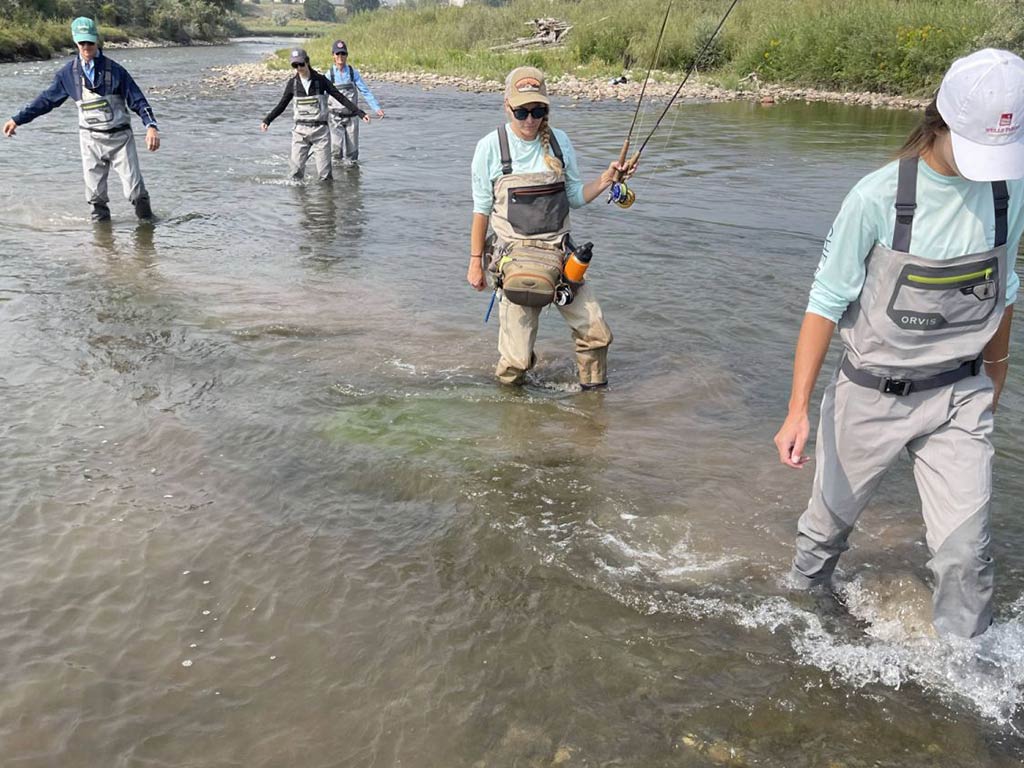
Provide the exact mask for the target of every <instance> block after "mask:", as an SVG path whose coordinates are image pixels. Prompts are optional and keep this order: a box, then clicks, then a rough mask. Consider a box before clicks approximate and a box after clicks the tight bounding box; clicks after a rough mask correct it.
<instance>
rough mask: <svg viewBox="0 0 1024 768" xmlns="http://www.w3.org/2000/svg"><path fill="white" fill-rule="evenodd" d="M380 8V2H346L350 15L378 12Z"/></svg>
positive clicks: (359, 0)
mask: <svg viewBox="0 0 1024 768" xmlns="http://www.w3.org/2000/svg"><path fill="white" fill-rule="evenodd" d="M378 8H380V0H345V9H346V10H347V11H348V12H349V13H362V12H363V11H376V10H377V9H378Z"/></svg>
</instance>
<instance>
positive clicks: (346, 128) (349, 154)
mask: <svg viewBox="0 0 1024 768" xmlns="http://www.w3.org/2000/svg"><path fill="white" fill-rule="evenodd" d="M346 66H347V67H348V71H349V73H348V74H349V81H348V82H347V83H338V82H335V85H336V86H337V87H338V90H339V91H341V93H342V95H343V96H345V97H346V98H347V99H348V100H349V101H351V102H352V103H353V104H355V105H356V106H357V107H358V106H359V89H358V88H356V84H355V79H354V77H353V72H352V65H351V64H348V65H346ZM335 71H336V67H331V77H332V78H333V76H334V72H335ZM328 119H329V121H330V126H331V144H332V145H333V148H334V157H336V158H337V159H338V160H344V161H347V162H350V163H354V162H356V161H357V160H358V159H359V115H357V114H356V113H355V112H349V111H348V110H342V109H332V110H331V113H330V117H329V118H328Z"/></svg>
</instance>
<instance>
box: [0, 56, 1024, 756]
mask: <svg viewBox="0 0 1024 768" xmlns="http://www.w3.org/2000/svg"><path fill="white" fill-rule="evenodd" d="M266 50H268V48H267V46H260V45H258V44H255V43H246V44H236V45H233V46H226V47H218V48H200V49H172V50H146V51H123V52H115V53H114V54H113V55H114V58H116V59H118V60H120V61H122V62H123V63H125V64H126V65H127V66H128V67H129V69H130V70H131V71H132V72H133V74H134V75H135V76H136V77H137V79H138V80H139V81H140V82H141V83H142V84H143V86H144V87H145V88H147V89H148V90H149V91H150V93H151V94H152V96H151V100H152V102H153V106H154V108H155V110H156V111H157V114H158V117H159V118H160V121H161V126H162V136H163V147H162V148H161V149H160V151H159V152H158V153H156V154H155V155H154V154H150V153H144V154H145V156H144V157H143V159H142V162H143V170H144V172H145V176H146V181H147V184H148V185H149V187H150V189H151V192H152V196H153V204H154V208H155V210H156V212H157V214H158V216H159V217H160V220H159V222H158V223H157V224H156V225H155V226H152V227H151V226H137V225H136V223H135V221H134V220H133V217H132V215H131V212H130V209H129V207H128V205H127V203H126V202H124V201H123V200H122V199H121V198H120V196H119V188H118V187H117V185H116V184H114V185H113V187H112V193H113V192H115V191H116V192H117V193H118V194H112V206H111V207H112V209H113V211H114V220H113V222H112V224H111V225H110V226H109V227H94V226H93V225H91V224H90V222H89V221H88V217H87V214H88V209H87V207H86V205H85V204H84V201H83V192H82V182H81V178H80V166H79V160H78V149H77V131H76V129H75V119H74V114H73V109H72V108H71V107H70V106H68V105H66V106H65V107H63V108H62V109H60V110H58V111H57V112H54V113H52V114H51V115H49V116H47V117H45V118H41V119H39V120H37V121H36V122H35V123H33V124H31V125H29V126H26V127H24V128H23V129H22V130H21V131H19V133H18V136H17V137H16V138H15V139H12V140H4V141H0V168H2V169H3V171H4V174H3V176H4V183H3V184H2V185H0V322H2V332H0V361H2V364H0V409H2V411H0V413H2V419H0V438H2V439H0V645H2V647H3V649H4V652H3V653H2V654H0V679H2V680H3V695H2V696H0V754H2V755H3V759H2V763H3V764H4V765H11V766H14V765H17V766H61V767H62V768H74V767H77V766H83V767H86V766H88V767H89V768H93V767H95V766H165V765H166V766H171V765H173V766H245V767H246V768H250V767H254V766H268V767H271V766H305V767H310V768H311V767H313V766H398V765H404V766H474V767H475V766H551V765H558V766H679V765H683V766H704V765H723V764H728V765H749V766H754V765H765V766H776V765H778V766H825V765H834V766H876V765H880V766H933V765H943V766H986V767H987V766H1009V765H1017V764H1018V763H1019V761H1020V759H1021V758H1022V757H1024V739H1022V737H1021V736H1020V734H1019V731H1018V728H1020V727H1021V726H1022V720H1024V718H1022V710H1024V600H1021V599H1020V595H1021V593H1022V591H1024V589H1022V587H1024V554H1022V552H1021V544H1024V523H1022V522H1021V519H1020V517H1019V514H1018V512H1019V501H1018V500H1019V499H1020V497H1021V496H1022V494H1024V475H1022V472H1021V469H1022V464H1024V445H1022V442H1024V419H1022V416H1021V409H1022V405H1024V399H1022V397H1021V392H1022V381H1021V377H1020V376H1019V374H1018V373H1017V372H1016V371H1011V374H1010V380H1009V383H1008V390H1007V392H1006V394H1005V396H1004V399H1003V404H1002V408H1001V409H1000V414H999V419H998V435H997V438H996V444H997V451H998V453H997V459H996V477H995V490H996V497H995V505H994V526H993V528H994V538H995V542H996V552H997V555H998V558H999V568H1000V571H999V589H998V599H999V609H998V618H997V623H996V625H995V626H994V627H993V629H992V630H991V631H990V632H989V633H988V634H987V635H986V636H985V637H984V638H983V639H982V640H980V641H979V642H976V643H973V644H972V643H956V642H951V641H941V642H940V641H937V640H934V639H931V638H930V637H928V636H927V635H925V634H923V633H922V631H921V629H922V627H924V626H925V625H926V624H927V617H928V607H927V605H928V603H927V587H926V586H925V579H926V578H927V572H926V570H925V567H924V563H925V561H926V559H927V553H926V548H925V545H924V541H923V530H922V525H921V522H920V519H919V515H918V512H917V505H918V502H917V499H916V492H915V490H914V487H913V484H912V480H911V476H910V472H909V467H908V465H907V464H906V462H902V463H901V464H900V465H898V466H897V467H896V469H895V471H894V472H892V473H891V474H890V477H889V478H888V480H887V481H886V483H885V484H884V485H883V487H882V490H881V491H880V493H879V494H878V496H877V499H876V501H875V503H874V504H873V505H872V507H871V508H870V510H869V512H868V513H866V514H865V517H864V519H863V522H862V525H861V526H860V527H859V530H858V532H857V533H856V534H855V539H854V540H855V548H854V549H853V550H852V551H851V552H850V553H849V554H848V555H847V556H846V557H845V558H844V561H843V567H844V570H843V576H842V581H843V585H844V589H843V596H844V600H843V602H842V603H840V602H837V601H834V600H832V599H831V598H829V599H825V598H819V597H814V596H806V595H793V594H790V593H789V592H788V591H787V590H786V589H785V587H784V585H782V584H781V583H780V579H781V577H782V575H783V574H784V573H785V571H786V568H787V566H788V562H789V557H790V554H791V546H792V544H791V540H792V536H793V532H794V529H795V524H796V518H797V516H798V514H799V513H800V511H801V510H802V508H803V505H804V503H805V501H806V498H807V495H808V492H809V486H810V480H811V474H810V472H792V471H789V470H785V469H784V468H782V467H781V466H780V465H779V464H778V463H777V459H776V458H775V451H774V448H773V446H772V444H771V437H772V435H773V434H774V432H775V429H776V428H777V426H778V424H779V422H780V420H781V419H782V417H783V415H784V411H785V406H786V400H787V398H788V388H789V365H790V358H791V354H792V348H793V343H794V339H795V333H796V330H797V326H798V324H799V322H800V317H801V314H802V311H803V306H804V302H805V299H806V292H807V288H808V286H809V281H810V278H811V273H812V271H813V269H814V266H815V264H816V262H817V256H818V252H819V250H820V241H821V239H822V237H823V235H824V233H825V232H826V231H827V229H828V226H829V223H830V220H831V218H832V216H833V214H834V212H835V210H836V209H837V207H838V205H839V203H840V201H841V200H842V197H843V195H844V194H845V192H846V190H847V189H848V188H849V187H850V186H851V185H852V184H853V182H854V181H855V180H856V179H857V178H859V177H860V176H861V175H863V174H864V173H865V172H867V171H870V170H871V169H873V168H875V167H877V166H879V165H880V164H882V163H883V162H885V160H886V157H887V154H888V153H890V152H891V151H892V149H893V148H894V147H895V146H897V145H898V143H899V141H900V140H901V138H902V136H903V135H904V134H905V133H906V131H907V130H908V129H909V127H910V125H911V124H912V123H913V120H914V118H913V116H911V115H907V114H903V113H895V112H889V111H875V112H872V111H864V110H859V109H852V108H846V107H839V106H828V105H813V106H812V105H801V104H794V105H786V106H783V107H777V108H773V109H766V108H761V107H757V106H754V105H751V104H746V103H743V104H687V105H685V107H683V108H682V109H679V110H677V111H675V112H674V113H673V118H672V121H671V124H670V125H669V123H666V127H670V128H671V130H666V131H665V132H664V133H663V134H659V136H658V137H657V138H656V139H654V140H653V141H652V143H651V145H650V146H649V147H648V150H647V152H646V153H645V166H644V168H643V169H642V171H641V173H640V174H639V175H638V177H637V179H636V185H635V186H636V189H637V192H638V194H639V196H640V198H639V201H638V202H637V204H636V206H634V208H632V209H631V210H629V211H620V210H618V209H614V208H610V207H608V206H605V205H604V204H603V203H602V202H597V203H594V204H593V205H591V206H590V207H589V208H587V209H585V210H583V211H581V212H578V213H576V214H574V222H575V230H576V231H577V233H579V235H580V236H581V237H582V238H586V239H591V240H593V241H594V242H595V244H596V246H595V254H596V255H595V261H594V264H593V267H592V268H591V270H590V272H591V275H592V277H591V279H592V282H593V284H594V286H595V288H596V290H597V292H598V294H599V296H600V297H601V299H602V302H603V305H604V308H605V312H606V314H607V316H608V318H609V321H610V323H611V325H612V327H613V329H614V331H615V335H616V341H615V344H614V345H613V347H612V351H611V358H610V362H611V371H610V373H611V380H612V386H611V388H610V389H609V390H608V391H607V392H603V393H579V392H578V391H577V388H576V386H575V385H574V374H573V362H572V354H571V340H570V338H569V334H568V330H567V328H566V327H565V326H564V324H563V323H562V321H561V320H560V318H558V317H557V316H555V315H554V313H550V314H545V316H544V318H543V322H542V330H541V336H540V340H539V342H538V352H539V358H540V364H539V366H538V369H537V372H536V376H535V377H534V378H533V380H532V381H531V383H530V384H529V385H528V386H526V387H525V388H524V389H522V390H520V391H509V390H505V389H501V388H499V387H498V386H496V385H495V384H494V383H493V381H492V378H491V374H492V369H493V365H494V362H495V357H496V352H495V343H496V335H497V327H496V324H495V322H494V320H492V321H491V324H489V325H487V326H485V325H484V324H483V322H482V320H483V314H484V310H485V309H486V304H487V297H486V296H485V295H482V294H476V293H474V292H473V291H471V290H470V289H469V288H468V287H467V286H466V284H465V269H466V253H467V242H468V237H467V233H468V225H469V220H470V199H469V182H468V167H469V160H470V157H471V154H472V149H473V145H474V143H475V142H476V140H477V139H478V138H479V137H480V136H482V135H483V134H484V133H485V132H487V131H488V130H491V129H493V127H495V126H496V125H498V124H499V122H500V121H501V119H502V118H501V114H500V96H496V95H493V94H490V95H472V94H464V93H458V92H455V91H449V90H434V91H423V90H420V89H417V88H410V87H398V86H389V85H386V84H382V85H379V86H377V87H376V88H375V91H376V92H377V95H378V96H379V97H380V98H381V100H382V102H383V103H384V105H385V108H386V109H387V111H388V117H387V118H386V119H385V120H383V121H375V122H374V123H373V124H372V125H371V126H367V127H364V128H363V147H362V154H363V156H364V161H363V163H362V165H361V167H359V168H358V169H338V171H337V177H336V179H335V181H334V183H333V184H332V185H328V186H322V185H317V184H315V183H312V182H310V183H307V184H305V185H302V184H295V183H291V182H288V181H286V180H285V176H286V167H287V152H288V125H287V121H286V120H285V119H282V120H280V121H278V122H277V123H275V124H274V125H273V126H272V128H271V131H270V132H269V133H268V134H265V135H261V134H260V133H259V131H258V126H259V122H260V119H261V117H262V115H263V114H265V112H266V111H268V110H269V108H270V107H271V106H272V105H273V104H274V103H275V102H276V100H277V98H278V96H279V92H280V90H281V88H280V87H279V86H278V85H274V86H250V85H247V84H243V85H241V86H239V87H238V88H237V89H236V90H234V91H229V92H226V91H218V92H213V91H210V90H209V89H208V88H207V87H206V86H204V85H202V81H203V78H205V77H207V76H209V71H208V70H209V68H210V67H212V66H218V65H223V64H227V63H232V62H243V61H251V60H256V59H257V58H258V57H259V56H260V55H262V53H264V52H265V51H266ZM356 55H357V58H356V62H355V63H356V64H357V65H358V52H356ZM57 66H58V63H57V62H45V63H36V64H16V65H3V66H0V94H2V95H3V99H2V100H3V102H4V104H5V106H4V107H3V108H4V109H6V110H7V114H10V113H12V112H13V111H15V110H16V109H17V108H18V107H20V106H21V105H22V104H23V103H24V102H25V101H27V100H28V99H29V98H31V97H32V96H33V95H35V93H37V92H38V91H39V90H41V89H42V88H43V87H44V86H45V85H46V84H47V82H48V81H49V78H50V77H51V75H52V72H53V71H54V70H55V69H56V68H57ZM628 109H629V108H628V105H615V104H575V103H572V102H557V101H556V109H555V118H556V124H557V125H560V126H562V127H564V128H566V129H567V130H568V131H569V133H570V135H571V136H572V137H573V140H574V142H575V144H576V146H577V149H578V152H579V154H580V159H581V164H582V166H583V168H584V172H585V174H586V176H587V177H588V178H589V177H592V176H593V175H594V174H596V173H597V172H598V171H599V170H600V168H601V167H602V166H603V165H604V164H605V163H606V162H607V161H608V160H609V159H610V158H611V157H613V156H615V154H616V153H617V148H618V145H619V144H621V141H622V138H623V134H624V131H625V129H626V128H627V126H628V121H629V111H628ZM651 120H652V117H651V116H647V118H646V125H649V124H650V122H651ZM642 127H643V126H642ZM1019 345H1020V338H1019V334H1015V340H1014V346H1015V347H1018V346H1019ZM832 359H833V360H834V351H833V358H832Z"/></svg>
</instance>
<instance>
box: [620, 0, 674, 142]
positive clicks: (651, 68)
mask: <svg viewBox="0 0 1024 768" xmlns="http://www.w3.org/2000/svg"><path fill="white" fill-rule="evenodd" d="M671 10H672V0H669V3H668V7H666V8H665V18H663V19H662V20H661V30H660V31H659V32H658V40H657V42H656V43H655V44H654V55H653V56H652V57H651V65H650V66H649V67H647V74H646V75H645V76H644V84H643V86H642V87H641V88H640V97H639V98H638V99H637V100H636V109H635V110H633V122H631V123H630V124H629V132H628V133H627V134H626V148H627V151H628V149H629V142H630V140H632V138H633V128H634V127H635V126H636V119H637V117H638V116H639V114H640V106H641V105H642V104H643V103H644V94H645V93H646V92H647V81H648V80H650V79H651V72H652V71H654V67H655V66H656V65H657V63H658V54H659V53H660V52H661V41H662V38H664V37H665V26H666V25H667V24H668V15H669V13H670V12H671ZM623 159H625V158H623Z"/></svg>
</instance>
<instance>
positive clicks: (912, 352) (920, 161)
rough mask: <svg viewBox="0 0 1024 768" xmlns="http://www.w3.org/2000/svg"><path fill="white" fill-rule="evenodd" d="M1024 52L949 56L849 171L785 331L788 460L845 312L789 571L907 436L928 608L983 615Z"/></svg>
mask: <svg viewBox="0 0 1024 768" xmlns="http://www.w3.org/2000/svg"><path fill="white" fill-rule="evenodd" d="M1022 116H1024V60H1021V59H1020V58H1019V57H1017V56H1015V55H1014V54H1012V53H1009V52H1007V51H999V50H993V49H986V50H983V51H978V52H977V53H974V54H972V55H970V56H967V57H965V58H963V59H959V60H957V61H956V62H954V63H953V66H952V67H950V69H949V71H948V72H947V73H946V76H945V78H944V79H943V81H942V85H941V87H940V88H939V92H938V96H937V98H936V100H935V101H934V102H933V103H932V104H931V105H930V106H929V107H928V108H927V109H926V110H925V113H924V119H923V121H922V122H921V125H920V126H919V127H918V128H917V129H916V130H915V131H914V132H913V134H911V136H910V137H909V138H908V140H907V142H906V144H905V145H904V146H903V149H902V150H901V151H900V153H899V158H898V159H897V160H896V161H894V162H892V163H890V164H888V165H886V166H885V167H884V168H881V169H880V170H878V171H875V172H874V173H872V174H870V175H869V176H866V177H865V178H863V179H861V181H860V182H858V183H857V185H856V186H855V187H854V188H853V190H852V191H851V192H850V194H849V195H847V197H846V200H845V201H844V202H843V206H842V209H841V210H840V211H839V215H838V216H837V217H836V220H835V223H834V224H833V226H832V231H831V233H830V234H829V237H828V239H827V240H826V242H825V248H824V251H823V254H822V258H821V262H820V263H819V265H818V271H817V272H816V274H815V278H814V284H813V286H812V288H811V294H810V301H809V303H808V306H807V314H806V315H805V316H804V321H803V325H802V327H801V329H800V337H799V339H798V341H797V349H796V360H795V363H794V370H793V387H792V394H791V396H790V403H789V415H788V417H787V418H786V421H785V423H784V424H783V425H782V428H781V429H780V430H779V432H778V434H777V435H776V437H775V443H776V446H777V448H778V451H779V458H780V459H781V460H782V462H783V463H784V464H787V465H789V466H791V467H799V466H801V465H803V464H804V463H805V462H806V461H807V460H808V459H807V457H805V456H803V455H802V452H803V448H804V445H805V443H806V441H807V437H808V434H809V425H808V420H807V406H808V401H809V399H810V396H811V391H812V389H813V387H814V382H815V379H816V378H817V376H818V372H819V370H820V369H821V365H822V361H823V359H824V357H825V353H826V351H827V350H828V346H829V340H830V339H831V337H832V333H833V330H834V329H835V328H836V327H837V325H838V328H839V336H840V339H841V340H842V343H843V357H842V361H841V363H840V365H839V367H838V369H837V370H836V371H835V372H834V373H833V374H832V379H831V381H830V382H829V385H828V387H827V388H826V390H825V395H824V398H823V400H822V403H821V422H820V425H819V427H818V439H817V445H816V449H815V459H816V461H815V473H814V484H813V488H812V490H811V499H810V502H809V503H808V506H807V509H806V511H805V512H804V513H803V515H802V516H801V517H800V522H799V525H798V535H797V542H796V557H795V558H794V560H793V569H792V579H793V580H794V581H795V583H796V584H797V585H798V586H801V587H810V586H813V585H815V584H825V583H827V582H828V581H829V579H830V578H831V576H832V572H833V570H834V569H835V567H836V563H837V561H838V560H839V556H840V555H841V554H842V553H843V551H845V550H846V549H847V547H848V544H847V538H848V537H849V535H850V533H851V532H852V530H853V527H854V525H855V524H856V522H857V518H858V517H859V516H860V514H861V512H862V511H863V510H864V508H865V507H866V506H867V504H868V502H869V500H870V499H871V496H872V494H873V493H874V491H875V489H876V488H877V487H878V484H879V482H880V481H881V479H882V475H883V474H884V473H885V471H886V469H888V467H889V466H890V465H891V464H892V463H893V462H894V461H895V459H896V457H897V456H898V455H899V454H900V453H901V452H902V451H903V450H904V449H905V450H906V451H907V452H908V454H909V456H910V459H911V462H912V464H913V468H914V479H915V480H916V481H917V488H918V492H919V493H920V496H921V510H922V514H923V516H924V523H925V530H926V540H927V543H928V550H929V553H930V555H931V559H930V560H929V561H928V568H929V569H930V570H931V572H932V575H933V577H934V592H933V619H932V621H933V624H934V625H935V629H936V630H937V631H938V632H939V633H941V634H950V635H959V636H962V637H973V636H975V635H979V634H981V633H982V632H984V631H985V630H986V629H987V628H988V626H989V624H990V623H991V622H992V592H993V586H994V572H995V565H994V562H993V557H992V547H991V544H990V540H989V506H990V504H989V502H990V498H991V494H992V454H993V449H992V442H991V435H992V429H993V425H994V418H993V416H994V413H995V410H996V405H997V404H998V402H999V394H1000V392H1001V391H1002V388H1003V383H1004V382H1005V380H1006V371H1007V365H1008V362H1009V351H1008V349H1009V342H1010V323H1011V320H1012V318H1013V306H1012V305H1013V302H1014V301H1015V300H1016V298H1017V292H1018V289H1019V287H1020V281H1019V280H1018V278H1017V275H1016V274H1015V272H1014V260H1015V257H1016V255H1017V248H1018V245H1019V243H1020V239H1021V232H1022V230H1024V181H1021V179H1022V178H1024V143H1022V139H1024V131H1022V130H1021V117H1022Z"/></svg>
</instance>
